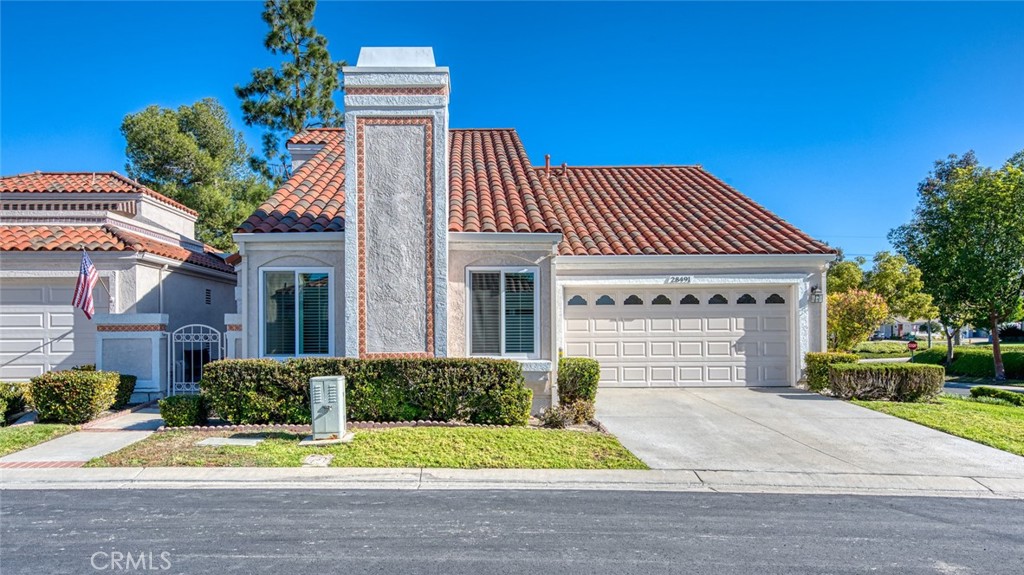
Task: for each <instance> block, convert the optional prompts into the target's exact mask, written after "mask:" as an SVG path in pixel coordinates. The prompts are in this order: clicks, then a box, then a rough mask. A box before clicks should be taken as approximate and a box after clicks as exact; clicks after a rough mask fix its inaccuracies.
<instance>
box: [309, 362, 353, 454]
mask: <svg viewBox="0 0 1024 575" xmlns="http://www.w3.org/2000/svg"><path fill="white" fill-rule="evenodd" d="M309 402H310V407H311V409H312V412H313V413H312V415H313V440H314V441H316V440H319V439H341V438H343V437H344V436H345V376H342V375H331V376H327V377H314V378H312V379H310V380H309Z"/></svg>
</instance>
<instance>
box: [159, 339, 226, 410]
mask: <svg viewBox="0 0 1024 575" xmlns="http://www.w3.org/2000/svg"><path fill="white" fill-rule="evenodd" d="M167 345H168V347H170V349H169V350H168V355H169V357H170V360H171V378H170V383H169V385H168V390H167V395H178V394H183V393H199V380H200V379H202V378H203V366H204V365H206V364H207V363H210V362H211V361H217V360H218V359H221V358H222V357H224V348H223V347H222V338H221V333H220V332H219V331H217V330H216V329H214V328H212V327H210V326H208V325H203V324H199V323H194V324H191V325H186V326H184V327H180V328H178V329H176V330H174V332H173V333H172V334H171V337H170V340H168V342H167Z"/></svg>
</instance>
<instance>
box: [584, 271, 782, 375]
mask: <svg viewBox="0 0 1024 575" xmlns="http://www.w3.org/2000/svg"><path fill="white" fill-rule="evenodd" d="M656 291H657V293H655V290H650V293H648V292H646V291H643V290H640V289H637V288H630V289H628V290H627V289H608V290H607V291H606V292H605V291H602V294H601V295H604V294H605V293H606V294H607V295H608V296H609V298H610V299H611V300H614V301H615V302H616V303H615V304H614V305H607V306H602V307H599V308H596V309H595V308H592V307H589V306H566V308H565V314H566V323H565V339H566V343H565V347H566V350H567V353H568V354H569V355H580V356H589V357H594V358H595V359H597V360H598V361H600V362H601V366H602V368H601V385H602V386H619V387H648V386H658V387H663V386H717V385H723V386H744V385H789V384H790V383H791V382H790V381H789V377H790V373H789V372H790V371H791V368H790V366H789V362H790V361H791V357H790V354H791V351H792V350H791V347H792V346H791V345H790V337H791V333H790V329H791V325H790V324H791V323H792V322H791V319H790V314H791V312H792V308H791V305H790V304H785V305H766V304H765V303H764V302H765V300H766V299H767V297H768V295H770V293H774V292H766V291H764V290H761V291H757V290H750V289H746V290H738V289H737V290H730V289H721V288H715V289H708V288H698V287H687V288H679V289H677V290H676V289H673V290H667V289H664V288H659V289H658V290H656ZM719 293H720V294H722V296H723V297H725V298H726V300H727V301H728V302H729V303H727V304H722V305H719V304H709V303H708V302H709V301H710V300H711V298H712V296H713V295H715V294H719ZM745 293H750V294H751V296H752V297H753V298H754V300H755V301H756V302H757V303H754V304H737V303H736V302H737V300H738V299H740V297H741V296H742V295H743V294H745ZM633 294H636V295H637V296H638V298H639V299H640V300H642V301H643V302H645V303H643V304H640V305H629V306H626V305H624V304H623V302H625V301H626V299H627V298H629V296H630V295H633ZM660 294H664V295H665V296H666V297H667V298H668V299H669V301H671V302H672V303H671V304H670V305H653V304H652V302H653V301H654V300H655V298H656V296H658V295H660ZM573 295H575V294H574V293H568V294H567V295H566V297H567V298H571V297H572V296H573ZM687 295H693V296H694V297H695V298H696V299H697V301H698V302H699V303H697V304H690V305H682V304H679V302H680V301H681V300H683V299H684V298H685V297H686V296H687ZM584 297H588V296H587V295H584ZM594 297H596V296H594V295H593V294H590V295H589V297H588V301H593V298H594ZM662 299H664V298H662ZM787 299H788V298H787ZM634 301H635V299H634Z"/></svg>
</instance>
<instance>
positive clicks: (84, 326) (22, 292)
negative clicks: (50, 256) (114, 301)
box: [0, 278, 107, 381]
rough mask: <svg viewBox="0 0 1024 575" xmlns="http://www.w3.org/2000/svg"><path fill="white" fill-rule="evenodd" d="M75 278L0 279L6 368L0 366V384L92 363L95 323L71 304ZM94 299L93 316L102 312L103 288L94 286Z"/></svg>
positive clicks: (0, 343) (0, 338) (1, 360)
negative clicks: (1, 280) (0, 281)
mask: <svg viewBox="0 0 1024 575" xmlns="http://www.w3.org/2000/svg"><path fill="white" fill-rule="evenodd" d="M76 279H77V278H49V279H4V280H3V282H2V283H3V285H2V286H0V364H6V365H4V366H3V367H0V380H3V381H25V380H27V379H29V378H31V377H34V376H36V375H39V374H41V373H44V372H46V371H50V370H53V369H67V368H70V367H73V366H76V365H82V364H86V363H96V325H95V324H94V323H93V322H92V321H90V320H88V319H86V317H85V314H83V313H82V311H81V310H78V309H75V308H73V307H72V306H71V303H70V302H71V295H72V294H73V293H74V290H75V280H76ZM100 281H101V282H103V283H104V285H105V283H106V280H105V279H103V280H100ZM93 297H94V299H95V305H96V312H97V313H99V312H106V311H107V295H106V292H105V291H104V289H103V286H100V285H97V286H96V289H95V290H93ZM65 334H66V335H65ZM61 336H63V337H61ZM58 338H59V339H58ZM40 346H41V347H40ZM12 360H13V361H12ZM8 362H11V363H8Z"/></svg>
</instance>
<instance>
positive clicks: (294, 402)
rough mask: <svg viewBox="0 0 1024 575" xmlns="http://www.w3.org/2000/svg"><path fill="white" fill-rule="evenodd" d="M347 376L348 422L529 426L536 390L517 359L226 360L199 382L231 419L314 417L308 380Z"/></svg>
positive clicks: (258, 420)
mask: <svg viewBox="0 0 1024 575" xmlns="http://www.w3.org/2000/svg"><path fill="white" fill-rule="evenodd" d="M326 375H343V376H345V406H346V409H347V417H348V419H349V420H351V421H413V420H420V419H423V420H432V421H466V422H469V423H482V424H497V425H525V424H526V422H527V420H528V418H529V416H530V404H531V401H532V399H533V393H532V392H531V391H530V389H529V388H528V387H526V385H525V383H524V381H523V372H522V368H521V366H520V365H519V363H518V362H515V361H511V360H494V359H455V358H451V359H449V358H444V359H440V358H439V359H351V358H299V359H289V360H287V361H284V362H278V361H275V360H271V359H229V360H222V361H216V362H213V363H209V364H207V365H206V366H205V367H204V368H203V379H202V381H201V382H200V383H199V387H200V390H201V393H202V394H203V396H204V397H205V398H206V400H207V402H208V405H209V407H210V409H211V410H212V411H214V412H216V413H217V415H219V416H220V417H222V418H224V419H226V420H228V421H230V422H231V423H234V424H249V423H292V424H304V423H309V422H310V414H309V380H310V378H312V377H318V376H326Z"/></svg>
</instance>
